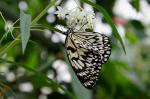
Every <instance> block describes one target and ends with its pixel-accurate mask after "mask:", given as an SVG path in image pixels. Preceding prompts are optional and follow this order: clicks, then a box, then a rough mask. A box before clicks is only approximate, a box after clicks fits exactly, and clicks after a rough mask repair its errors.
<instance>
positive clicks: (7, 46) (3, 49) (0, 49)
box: [0, 39, 20, 56]
mask: <svg viewBox="0 0 150 99" xmlns="http://www.w3.org/2000/svg"><path fill="white" fill-rule="evenodd" d="M19 43H20V40H18V39H15V40H13V41H11V42H9V43H7V44H5V45H4V46H2V47H0V56H2V55H3V54H4V53H6V52H7V51H8V50H10V49H12V48H13V47H14V46H15V45H17V44H19Z"/></svg>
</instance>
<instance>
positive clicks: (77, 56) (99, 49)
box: [65, 29, 111, 89]
mask: <svg viewBox="0 0 150 99" xmlns="http://www.w3.org/2000/svg"><path fill="white" fill-rule="evenodd" d="M65 35H67V37H66V40H65V47H66V50H67V56H68V59H69V62H70V63H71V65H72V68H73V70H74V71H75V73H76V75H77V77H78V79H79V80H80V82H81V83H82V85H83V86H84V87H85V88H87V89H92V88H94V87H95V86H96V82H97V80H98V77H99V74H100V70H101V68H102V64H104V63H105V62H107V60H108V58H109V56H110V54H111V44H110V40H109V38H108V37H107V36H105V35H104V34H100V33H97V32H74V30H73V29H68V30H67V32H65Z"/></svg>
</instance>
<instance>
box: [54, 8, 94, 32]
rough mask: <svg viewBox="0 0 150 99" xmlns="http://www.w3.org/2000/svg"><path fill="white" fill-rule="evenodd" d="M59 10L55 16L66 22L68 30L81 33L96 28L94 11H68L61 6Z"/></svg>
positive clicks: (77, 9)
mask: <svg viewBox="0 0 150 99" xmlns="http://www.w3.org/2000/svg"><path fill="white" fill-rule="evenodd" d="M57 9H58V11H56V12H55V14H57V16H58V18H59V19H63V20H65V21H66V24H67V26H68V28H73V29H79V30H80V31H85V29H93V28H94V25H95V22H96V18H95V13H94V11H93V10H85V9H82V10H80V9H79V8H76V9H73V10H67V9H64V8H61V7H60V6H58V7H57Z"/></svg>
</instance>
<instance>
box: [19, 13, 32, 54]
mask: <svg viewBox="0 0 150 99" xmlns="http://www.w3.org/2000/svg"><path fill="white" fill-rule="evenodd" d="M30 26H31V16H30V15H28V14H25V13H24V12H23V11H21V13H20V31H21V42H22V52H23V53H24V51H25V48H26V46H27V43H28V40H29V37H30Z"/></svg>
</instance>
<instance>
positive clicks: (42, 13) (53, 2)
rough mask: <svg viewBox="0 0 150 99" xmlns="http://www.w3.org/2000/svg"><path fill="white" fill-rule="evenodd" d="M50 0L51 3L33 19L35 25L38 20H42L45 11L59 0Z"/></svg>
mask: <svg viewBox="0 0 150 99" xmlns="http://www.w3.org/2000/svg"><path fill="white" fill-rule="evenodd" d="M50 1H51V2H49V4H48V5H47V7H46V8H45V9H44V10H43V11H42V12H41V13H40V14H39V15H38V16H37V17H36V18H35V19H34V20H33V21H32V23H31V24H32V25H35V24H36V22H37V21H38V20H40V19H41V18H42V17H43V16H44V15H45V13H46V12H47V11H48V9H49V8H50V7H52V6H53V5H54V4H55V3H56V1H57V0H50Z"/></svg>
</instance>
